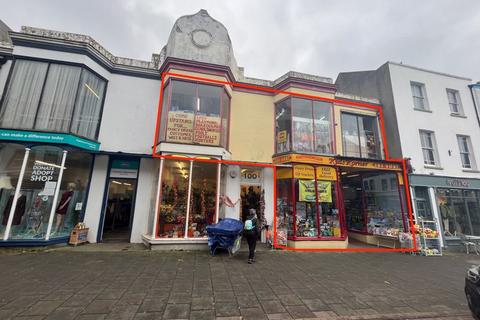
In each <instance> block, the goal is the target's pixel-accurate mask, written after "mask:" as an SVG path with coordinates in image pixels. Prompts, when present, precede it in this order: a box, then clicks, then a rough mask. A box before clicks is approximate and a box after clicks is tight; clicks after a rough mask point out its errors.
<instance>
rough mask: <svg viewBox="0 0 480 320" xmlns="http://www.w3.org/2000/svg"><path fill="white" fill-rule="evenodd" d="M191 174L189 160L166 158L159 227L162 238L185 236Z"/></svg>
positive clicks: (163, 171)
mask: <svg viewBox="0 0 480 320" xmlns="http://www.w3.org/2000/svg"><path fill="white" fill-rule="evenodd" d="M189 176H190V162H189V161H176V160H166V159H165V160H164V162H163V170H162V189H161V192H160V197H161V198H160V208H159V214H160V215H159V229H158V235H159V236H160V237H161V238H183V237H184V236H185V220H186V216H187V202H188V185H189Z"/></svg>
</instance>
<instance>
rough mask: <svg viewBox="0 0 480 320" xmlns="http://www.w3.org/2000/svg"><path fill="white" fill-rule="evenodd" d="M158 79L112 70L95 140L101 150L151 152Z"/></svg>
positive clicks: (158, 90) (158, 89)
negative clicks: (131, 75)
mask: <svg viewBox="0 0 480 320" xmlns="http://www.w3.org/2000/svg"><path fill="white" fill-rule="evenodd" d="M159 92H160V80H150V79H143V78H138V77H130V76H124V75H118V74H112V75H111V76H110V81H109V83H108V88H107V95H106V98H105V105H104V107H103V117H102V124H101V126H100V133H99V137H98V140H99V141H100V142H101V150H106V151H113V152H117V151H122V152H129V153H143V154H151V153H152V149H151V148H152V146H153V142H154V134H155V123H156V116H157V106H158V104H157V103H158V95H159Z"/></svg>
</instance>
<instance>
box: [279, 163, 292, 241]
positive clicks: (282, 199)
mask: <svg viewBox="0 0 480 320" xmlns="http://www.w3.org/2000/svg"><path fill="white" fill-rule="evenodd" d="M292 176H293V175H292V168H280V169H277V180H276V186H277V219H276V220H277V241H278V243H279V244H281V245H286V244H287V237H293V235H294V230H295V228H294V223H293V218H294V214H293V213H294V211H293V202H294V201H293V192H292V188H293V184H292V183H293V181H292Z"/></svg>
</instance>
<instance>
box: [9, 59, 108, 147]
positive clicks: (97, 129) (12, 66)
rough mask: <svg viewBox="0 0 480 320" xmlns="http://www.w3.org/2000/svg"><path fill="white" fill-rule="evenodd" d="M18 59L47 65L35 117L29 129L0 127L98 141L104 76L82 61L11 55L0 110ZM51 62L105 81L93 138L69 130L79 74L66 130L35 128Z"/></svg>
mask: <svg viewBox="0 0 480 320" xmlns="http://www.w3.org/2000/svg"><path fill="white" fill-rule="evenodd" d="M18 60H26V61H34V62H43V63H47V64H48V66H47V71H46V74H45V79H44V81H43V84H42V90H41V93H40V98H39V99H38V104H37V108H36V111H35V119H34V123H33V125H32V128H29V129H17V128H4V127H0V128H2V129H13V130H23V131H35V132H56V133H65V134H69V135H72V136H77V137H80V138H83V139H87V140H91V141H98V135H99V133H100V127H101V124H102V118H103V109H104V106H105V98H106V96H107V90H108V80H107V79H106V78H104V77H102V76H101V75H100V74H98V73H97V72H95V71H94V70H93V69H91V68H90V67H88V66H87V65H85V64H83V63H77V62H71V61H63V60H53V59H46V58H37V57H30V56H22V55H15V56H13V58H12V64H11V65H10V70H8V75H7V79H6V81H5V85H4V88H3V92H2V96H1V98H0V111H1V110H2V108H4V105H3V104H4V100H5V96H6V94H7V91H8V90H9V87H10V84H11V79H12V75H13V71H14V69H15V63H16V62H17V61H18ZM52 64H57V65H64V66H72V67H80V69H81V70H80V73H81V74H82V73H83V71H84V70H87V71H88V72H90V73H92V74H93V75H94V76H96V77H97V78H99V79H100V80H102V81H104V82H105V88H104V92H103V97H102V101H101V102H100V112H99V118H98V125H97V128H96V130H95V135H94V139H92V138H89V137H84V136H80V135H78V134H75V133H72V132H71V129H72V120H73V117H74V113H75V107H76V104H77V99H78V92H79V90H80V82H81V76H80V79H79V81H78V84H77V91H76V92H75V100H74V102H73V104H74V105H73V107H72V115H71V118H70V123H69V126H68V127H69V129H68V131H51V130H50V131H48V130H38V129H35V124H36V122H37V117H38V112H39V110H40V106H41V103H42V98H43V93H44V91H45V86H46V83H47V78H48V72H49V69H50V65H52Z"/></svg>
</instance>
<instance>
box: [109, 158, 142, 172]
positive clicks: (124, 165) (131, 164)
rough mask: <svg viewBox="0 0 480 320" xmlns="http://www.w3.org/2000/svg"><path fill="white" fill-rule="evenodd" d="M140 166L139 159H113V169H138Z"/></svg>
mask: <svg viewBox="0 0 480 320" xmlns="http://www.w3.org/2000/svg"><path fill="white" fill-rule="evenodd" d="M138 167H139V163H138V160H113V161H112V168H113V169H132V170H136V169H138Z"/></svg>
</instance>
